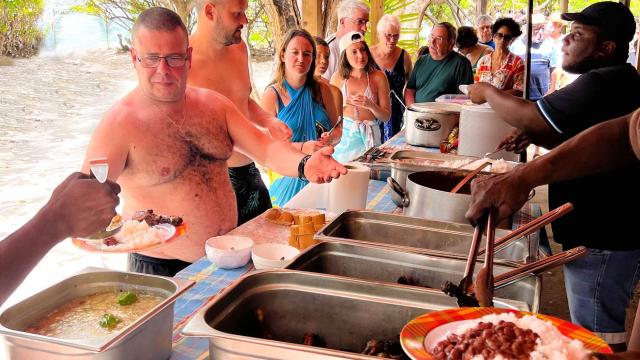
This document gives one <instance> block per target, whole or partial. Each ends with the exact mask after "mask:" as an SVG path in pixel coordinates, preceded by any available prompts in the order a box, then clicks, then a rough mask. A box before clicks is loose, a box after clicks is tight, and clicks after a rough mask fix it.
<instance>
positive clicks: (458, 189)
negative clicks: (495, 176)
mask: <svg viewBox="0 0 640 360" xmlns="http://www.w3.org/2000/svg"><path fill="white" fill-rule="evenodd" d="M487 165H491V162H490V161H485V162H484V163H482V165H480V166H478V167H477V168H476V169H475V170H473V171H471V172H470V173H468V174H467V176H465V177H464V179H462V180H460V182H459V183H458V184H456V186H454V187H453V189H451V193H452V194H455V193H457V192H458V191H460V189H462V187H463V186H464V185H465V184H466V183H468V182H469V181H470V180H471V179H473V178H474V177H475V176H476V175H478V174H479V173H480V171H482V169H484V168H485V167H487Z"/></svg>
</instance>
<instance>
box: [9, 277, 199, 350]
mask: <svg viewBox="0 0 640 360" xmlns="http://www.w3.org/2000/svg"><path fill="white" fill-rule="evenodd" d="M193 284H194V282H193V281H185V280H179V279H173V278H165V277H161V276H153V275H146V274H137V273H128V272H119V271H110V270H104V269H96V268H89V269H86V270H84V271H83V273H80V274H77V275H74V276H72V277H70V278H68V279H65V280H63V281H61V282H59V283H57V284H55V285H53V286H51V287H50V288H48V289H46V290H44V291H42V292H40V293H38V294H36V295H33V296H31V297H30V298H28V299H26V300H23V301H21V302H19V303H17V304H16V305H14V306H12V307H10V308H8V309H6V310H5V311H4V312H3V313H2V315H0V335H1V337H2V343H3V344H2V345H3V348H4V349H3V351H4V354H5V355H6V356H7V357H8V358H10V359H68V358H82V359H118V360H120V359H136V360H139V359H149V360H152V359H168V358H169V357H170V356H171V335H172V329H173V306H174V302H175V300H176V298H177V297H178V296H180V295H181V294H182V293H183V292H184V291H186V290H187V289H188V288H189V287H191V286H192V285H193ZM118 290H136V291H143V292H145V293H149V294H153V295H158V296H160V297H162V298H164V300H162V302H160V303H159V304H158V305H156V306H155V307H153V308H152V309H151V310H150V311H148V312H147V313H146V314H145V315H143V316H142V317H141V318H139V319H138V320H136V321H134V322H133V323H132V324H131V325H129V326H127V327H125V328H124V329H122V330H121V331H114V332H113V333H112V334H111V335H109V336H106V337H100V338H93V339H90V338H86V339H73V340H65V339H59V338H54V337H48V336H43V335H37V334H33V333H28V332H25V331H24V330H25V329H27V328H28V327H29V326H31V325H33V324H34V323H35V322H36V321H37V320H39V319H41V318H42V317H44V316H46V315H47V314H49V313H50V312H52V311H53V310H55V309H58V308H59V307H60V306H61V305H63V304H65V303H67V302H68V301H70V300H72V299H76V298H78V297H82V296H86V295H90V294H94V293H98V292H105V291H118Z"/></svg>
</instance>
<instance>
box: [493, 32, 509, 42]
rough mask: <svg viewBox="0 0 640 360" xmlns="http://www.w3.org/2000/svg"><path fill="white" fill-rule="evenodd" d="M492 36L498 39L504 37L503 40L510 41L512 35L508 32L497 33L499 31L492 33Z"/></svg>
mask: <svg viewBox="0 0 640 360" xmlns="http://www.w3.org/2000/svg"><path fill="white" fill-rule="evenodd" d="M493 36H494V37H496V38H498V39H500V40H502V39H504V41H510V40H511V39H513V36H511V35H508V34H503V33H499V32H497V33H495V34H493Z"/></svg>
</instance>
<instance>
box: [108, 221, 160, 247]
mask: <svg viewBox="0 0 640 360" xmlns="http://www.w3.org/2000/svg"><path fill="white" fill-rule="evenodd" d="M116 239H117V240H118V242H119V243H120V244H119V245H117V246H120V245H128V246H130V247H132V248H140V247H145V246H149V245H153V244H158V243H161V242H162V241H164V233H163V231H162V230H161V229H157V228H155V227H151V226H149V225H148V224H147V223H146V222H144V221H136V220H128V221H125V222H124V223H123V224H122V229H121V230H120V232H119V233H118V234H117V235H116Z"/></svg>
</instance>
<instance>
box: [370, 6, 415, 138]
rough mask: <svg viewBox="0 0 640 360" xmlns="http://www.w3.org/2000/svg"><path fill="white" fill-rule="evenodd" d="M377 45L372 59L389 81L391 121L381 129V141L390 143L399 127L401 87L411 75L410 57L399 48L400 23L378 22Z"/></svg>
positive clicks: (395, 20) (388, 17) (393, 20)
mask: <svg viewBox="0 0 640 360" xmlns="http://www.w3.org/2000/svg"><path fill="white" fill-rule="evenodd" d="M377 30H378V43H377V44H376V45H374V46H372V47H371V55H373V60H375V62H376V64H377V65H378V68H380V70H382V71H384V74H385V75H386V76H387V80H388V81H389V88H390V89H391V91H392V92H393V93H394V94H395V95H394V94H392V95H391V119H390V121H388V122H385V123H384V124H383V125H382V127H383V129H381V130H382V141H383V142H385V141H387V140H389V138H391V137H392V136H393V135H395V134H397V133H398V131H400V128H401V127H402V114H403V112H404V105H403V102H404V95H403V92H404V86H405V85H406V84H407V79H408V78H409V75H410V74H411V56H410V55H409V53H407V52H406V51H404V49H402V48H400V47H399V46H398V40H400V19H399V18H398V17H397V16H395V15H389V14H386V15H384V16H383V17H382V18H380V21H379V22H378V28H377Z"/></svg>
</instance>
